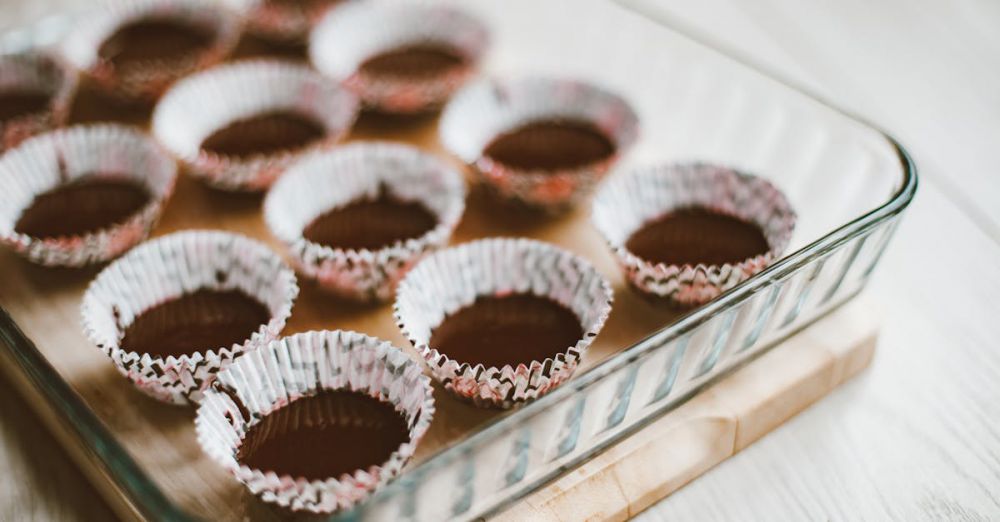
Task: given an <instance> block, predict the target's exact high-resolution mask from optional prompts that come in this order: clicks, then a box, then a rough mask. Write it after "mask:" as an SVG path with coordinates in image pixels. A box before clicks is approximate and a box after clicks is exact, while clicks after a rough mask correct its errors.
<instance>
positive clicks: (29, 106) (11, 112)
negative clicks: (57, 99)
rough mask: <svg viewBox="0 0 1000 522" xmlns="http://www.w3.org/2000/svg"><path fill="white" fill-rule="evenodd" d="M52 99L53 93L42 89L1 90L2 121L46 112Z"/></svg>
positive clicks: (0, 115)
mask: <svg viewBox="0 0 1000 522" xmlns="http://www.w3.org/2000/svg"><path fill="white" fill-rule="evenodd" d="M51 100H52V95H51V94H49V93H47V92H43V91H40V90H25V89H8V90H5V91H0V122H4V121H7V120H12V119H14V118H20V117H22V116H27V115H29V114H38V113H40V112H44V111H46V110H48V108H49V102H50V101H51Z"/></svg>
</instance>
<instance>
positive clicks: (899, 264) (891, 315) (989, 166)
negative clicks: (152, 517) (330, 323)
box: [0, 0, 1000, 522]
mask: <svg viewBox="0 0 1000 522" xmlns="http://www.w3.org/2000/svg"><path fill="white" fill-rule="evenodd" d="M656 1H659V3H661V4H662V5H663V6H665V7H668V8H670V9H672V10H673V11H674V12H676V13H681V14H680V15H678V16H680V18H681V19H682V20H684V21H685V23H688V24H691V25H692V26H693V27H699V28H702V29H704V30H709V31H711V32H712V33H713V34H714V35H715V36H716V37H718V38H720V39H721V40H722V41H726V42H729V43H738V47H739V49H740V50H741V52H744V53H747V54H748V55H751V56H754V57H756V58H757V59H758V60H760V61H762V62H764V63H766V64H768V65H769V66H770V67H773V68H775V69H776V70H778V71H781V73H782V74H784V75H786V76H787V77H789V78H793V79H794V80H796V81H798V82H801V83H803V84H806V85H809V86H810V87H811V88H813V89H814V90H815V91H817V92H819V93H821V94H823V95H824V96H825V97H826V98H828V99H829V100H832V101H834V102H835V103H837V104H839V105H841V106H844V107H847V108H850V109H852V110H854V111H856V112H858V113H860V114H864V115H866V116H867V117H868V118H869V119H870V120H872V121H873V122H875V123H877V124H878V125H880V126H882V127H883V128H885V129H887V130H889V131H890V132H891V133H892V134H894V135H895V136H896V137H897V138H899V139H900V141H901V142H902V143H903V144H904V146H906V147H907V148H908V150H909V151H910V152H911V153H912V154H913V156H914V158H915V160H916V162H917V166H918V168H919V171H920V175H921V186H920V190H919V192H918V195H917V198H916V200H915V202H914V203H913V205H912V206H911V208H910V210H909V214H908V216H907V217H906V219H905V220H904V222H903V224H902V226H901V227H900V228H899V230H898V232H897V234H896V237H895V239H894V240H893V242H892V243H891V244H890V246H889V251H888V252H887V254H886V256H885V259H884V260H883V262H882V265H881V267H880V268H879V270H878V271H877V272H876V275H875V278H874V280H873V282H872V287H871V288H870V290H869V291H870V292H872V293H874V294H875V295H876V296H877V298H878V300H879V302H881V303H882V304H883V305H884V306H885V313H884V315H885V323H884V327H883V329H882V333H881V335H882V337H881V342H880V345H879V349H878V352H877V354H876V359H875V362H874V363H873V365H872V367H871V368H870V369H869V370H868V371H866V372H864V373H863V374H862V375H861V376H859V377H857V378H856V379H854V380H853V381H851V382H849V383H848V384H846V385H845V386H843V387H842V388H841V389H839V390H837V391H836V392H834V393H833V394H832V395H830V396H829V397H827V398H825V399H824V400H822V401H821V402H820V403H818V404H817V405H815V406H813V407H812V408H810V409H809V410H807V411H805V412H803V413H802V414H800V415H799V416H797V417H796V418H795V419H793V420H791V421H789V422H788V423H786V424H785V425H784V426H782V427H781V428H779V429H778V430H776V431H775V432H773V433H771V434H769V435H767V436H766V437H764V438H763V439H761V440H760V441H758V442H757V443H755V444H754V445H753V446H751V447H749V448H747V449H746V450H744V451H743V452H742V453H740V454H738V455H737V456H735V457H733V458H731V459H729V460H727V461H726V462H725V463H723V464H721V465H719V466H718V467H716V468H715V469H713V470H711V471H709V472H708V473H706V474H705V475H704V476H702V477H700V478H698V479H696V480H695V481H694V482H692V483H691V484H689V485H687V486H686V487H685V488H683V489H682V490H680V491H678V492H677V493H674V494H673V495H672V496H670V497H669V498H667V499H666V500H664V501H662V502H660V503H659V504H657V505H656V506H654V507H652V508H650V509H649V510H647V511H646V512H645V513H643V514H642V515H641V516H640V517H639V519H641V520H644V521H645V522H652V521H657V520H661V519H662V520H692V519H697V520H768V521H773V520H907V521H910V520H940V519H948V520H991V519H1000V166H998V165H1000V163H998V162H996V161H994V160H993V158H991V153H993V154H997V153H1000V2H997V1H996V0H950V1H946V0H882V1H881V2H870V1H866V0H813V1H811V2H800V1H795V0H758V1H755V2H742V1H739V0H706V1H703V2H697V3H696V2H684V1H681V0H656ZM72 3H75V1H74V0H0V30H4V29H7V28H10V27H14V26H16V25H18V24H23V23H26V22H30V21H32V20H34V19H36V18H38V17H40V16H43V15H45V14H48V13H51V12H53V11H54V10H55V9H56V8H57V6H60V5H68V4H72ZM694 4H697V5H694ZM13 393H14V392H13V390H12V388H11V386H10V385H9V384H7V383H6V382H4V381H3V380H0V462H3V463H5V464H6V467H7V469H5V470H4V471H5V472H4V473H2V474H0V520H4V521H6V520H55V521H76V520H105V519H109V518H111V517H112V515H111V513H110V511H109V510H108V508H107V507H106V506H104V504H103V503H102V502H101V501H100V499H99V498H98V497H97V493H96V492H95V491H94V490H93V489H92V488H91V487H90V486H89V485H88V484H87V483H86V480H85V479H84V478H83V476H82V475H81V474H80V473H79V472H78V471H77V470H76V469H75V467H74V466H73V464H72V463H71V462H69V460H68V457H67V456H66V454H65V453H64V452H63V451H62V450H61V449H60V448H59V446H58V444H57V443H56V442H55V441H54V440H53V439H52V438H51V437H50V436H49V435H48V434H47V432H46V431H45V429H44V427H42V426H41V425H40V423H39V422H38V421H37V419H35V418H34V417H33V415H32V413H31V410H30V409H29V408H28V407H27V406H26V405H25V404H24V402H23V401H21V400H20V398H18V397H16V396H14V395H13Z"/></svg>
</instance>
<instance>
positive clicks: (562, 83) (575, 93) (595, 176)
mask: <svg viewBox="0 0 1000 522" xmlns="http://www.w3.org/2000/svg"><path fill="white" fill-rule="evenodd" d="M560 120H576V121H583V122H587V123H590V124H592V125H594V127H595V128H597V129H598V130H599V131H601V132H602V133H603V134H604V135H605V136H606V137H607V138H608V139H610V140H611V141H612V143H613V144H614V147H615V152H614V154H613V155H612V156H610V157H609V158H607V159H604V160H602V161H598V162H596V163H591V164H589V165H584V166H582V167H579V168H572V169H560V170H554V171H553V170H543V169H536V170H523V169H518V168H514V167H510V166H507V165H504V164H502V163H500V162H497V161H494V160H493V159H491V158H489V157H488V156H486V155H485V154H484V149H485V148H486V147H487V146H488V145H489V144H490V142H491V141H492V140H493V139H494V138H496V137H498V136H500V135H501V134H503V133H505V132H509V131H511V130H514V129H516V128H517V127H520V126H522V125H525V124H527V123H531V122H536V121H560ZM438 129H439V130H438V132H439V135H440V140H441V143H442V145H444V147H445V148H446V149H447V150H448V151H449V152H451V153H452V154H454V155H455V156H457V157H459V158H460V159H461V160H462V161H464V162H465V163H468V164H469V165H472V166H474V167H475V170H476V172H477V173H478V174H479V177H480V179H481V180H482V181H484V182H485V183H487V184H488V185H489V186H490V187H492V188H493V189H494V190H495V191H496V192H497V193H498V194H499V195H500V196H501V197H503V198H506V199H513V200H516V201H520V202H522V203H526V204H528V205H531V206H537V207H543V208H547V209H550V210H559V209H564V208H567V207H569V206H572V205H575V204H577V203H579V202H580V201H581V200H582V199H583V198H585V197H586V196H588V195H589V194H590V193H591V192H592V191H593V189H594V187H595V186H596V185H597V183H598V182H599V181H600V180H601V179H602V178H603V177H604V175H605V174H607V172H608V171H609V170H610V169H611V168H612V167H613V166H614V165H615V164H616V163H617V162H618V160H619V159H620V158H621V157H622V155H624V154H625V153H626V152H627V151H628V149H629V148H630V147H631V146H632V145H633V143H634V142H635V141H636V139H637V137H638V130H639V120H638V117H637V116H636V114H635V111H634V110H633V109H632V108H631V106H629V104H628V102H627V101H625V100H624V99H623V98H621V97H620V96H618V95H617V94H614V93H612V92H610V91H607V90H605V89H603V88H601V87H598V86H596V85H592V84H589V83H585V82H581V81H576V80H570V79H558V78H546V77H538V76H533V77H523V78H513V79H485V80H481V81H477V82H475V83H473V84H471V85H469V86H468V87H466V88H464V89H462V90H461V91H459V93H458V94H456V95H455V97H454V98H453V99H452V100H451V101H450V102H449V103H448V105H447V106H446V107H445V109H444V112H443V113H442V116H441V122H440V125H439V127H438Z"/></svg>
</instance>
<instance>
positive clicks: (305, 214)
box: [264, 142, 465, 301]
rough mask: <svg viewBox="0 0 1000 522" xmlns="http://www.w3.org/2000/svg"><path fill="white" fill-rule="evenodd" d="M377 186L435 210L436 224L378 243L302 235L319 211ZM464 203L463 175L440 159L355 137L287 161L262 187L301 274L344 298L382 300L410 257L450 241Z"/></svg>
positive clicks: (271, 218)
mask: <svg viewBox="0 0 1000 522" xmlns="http://www.w3.org/2000/svg"><path fill="white" fill-rule="evenodd" d="M383 189H384V190H388V191H389V193H390V194H391V195H393V196H395V197H396V198H399V199H401V200H403V201H418V202H420V203H422V204H423V205H424V206H425V207H426V208H427V209H428V210H430V211H431V212H432V213H434V214H435V215H436V216H437V220H438V224H437V226H436V227H434V228H433V229H431V230H430V231H428V232H427V233H425V234H424V235H422V236H420V237H418V238H414V239H409V240H406V241H401V242H397V243H396V244H394V245H391V246H388V247H385V248H382V249H379V250H367V249H359V250H353V249H340V248H331V247H329V246H325V245H321V244H318V243H313V242H312V241H309V240H307V239H305V238H303V237H302V232H303V230H304V229H305V227H306V226H308V225H309V223H311V222H312V221H313V220H314V219H315V218H317V217H318V216H320V215H321V214H323V213H325V212H327V211H329V210H331V209H334V208H337V207H340V206H343V205H346V204H349V203H352V202H354V201H357V200H359V199H362V198H373V197H377V195H378V192H379V191H380V190H383ZM464 209H465V184H464V182H463V180H462V175H461V173H459V172H458V171H457V170H455V169H454V168H452V167H451V166H449V165H448V164H447V163H445V162H444V161H442V160H441V159H439V158H437V157H435V156H433V155H431V154H427V153H425V152H422V151H420V150H419V149H417V148H416V147H412V146H409V145H402V144H393V143H388V142H360V143H352V144H349V145H343V146H340V147H337V148H335V149H333V150H331V151H329V152H324V153H320V154H315V155H312V156H310V157H308V158H305V159H303V160H302V161H301V162H299V163H297V164H295V165H294V166H292V167H291V168H290V169H289V170H288V173H287V174H286V175H285V176H284V177H282V178H281V179H280V180H279V181H278V182H277V183H276V184H275V185H274V187H273V188H272V189H271V191H270V192H269V193H268V195H267V198H266V199H265V201H264V219H265V221H266V222H267V225H268V227H269V228H270V229H271V233H272V234H274V236H275V237H277V238H278V239H279V240H281V241H282V242H283V243H284V244H285V245H287V246H288V248H289V250H290V251H291V254H292V258H293V259H294V262H295V264H296V267H297V268H298V270H299V272H300V273H301V274H303V275H304V276H306V277H308V278H310V279H315V280H316V281H317V282H318V283H319V284H320V286H321V287H323V288H324V289H326V290H328V291H330V292H333V293H336V294H338V295H341V296H343V297H347V298H349V299H355V300H359V301H387V300H389V299H391V298H392V296H393V294H394V292H395V289H396V285H397V284H398V282H399V280H400V279H401V278H402V277H403V275H404V274H406V272H407V271H408V270H409V269H410V268H411V267H412V266H413V265H414V264H416V263H417V262H418V261H419V260H420V259H422V258H423V257H424V256H425V255H426V254H427V253H429V252H432V251H434V250H437V249H438V248H440V247H442V246H444V245H445V244H447V243H448V239H449V238H450V237H451V234H452V232H453V231H454V230H455V227H456V226H457V225H458V221H459V220H460V219H461V217H462V212H463V210H464Z"/></svg>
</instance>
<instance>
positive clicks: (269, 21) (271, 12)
mask: <svg viewBox="0 0 1000 522" xmlns="http://www.w3.org/2000/svg"><path fill="white" fill-rule="evenodd" d="M347 1H349V0H300V1H288V0H284V1H269V0H224V3H225V4H226V5H228V6H229V7H230V8H232V9H233V10H235V11H237V12H239V13H241V14H242V15H243V17H244V19H245V28H246V31H247V32H250V33H252V34H255V35H257V36H261V37H263V38H268V39H272V40H281V41H288V42H294V41H303V40H305V39H306V38H307V37H308V36H309V31H310V30H311V29H312V27H313V26H314V25H315V24H316V23H317V22H318V21H319V20H320V19H321V18H322V17H323V15H324V14H326V12H327V11H328V10H329V9H333V8H336V7H338V6H339V5H340V4H343V3H345V2H347Z"/></svg>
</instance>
